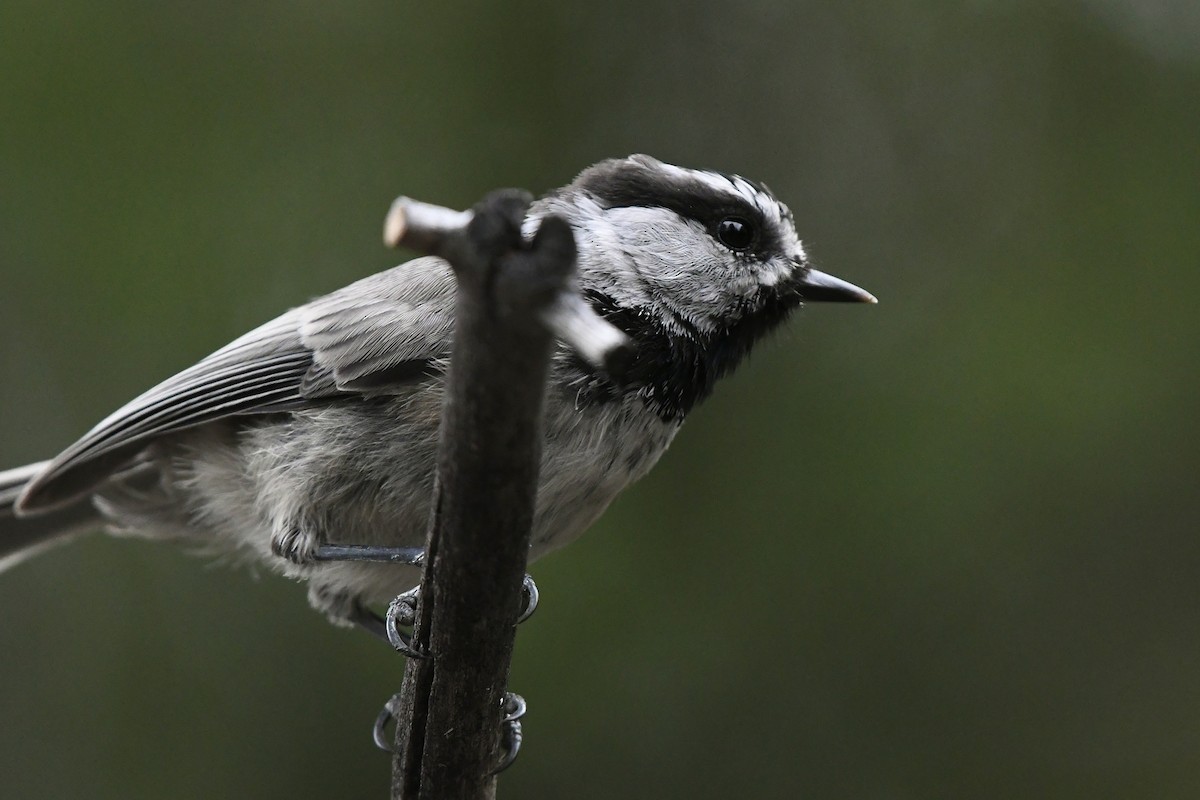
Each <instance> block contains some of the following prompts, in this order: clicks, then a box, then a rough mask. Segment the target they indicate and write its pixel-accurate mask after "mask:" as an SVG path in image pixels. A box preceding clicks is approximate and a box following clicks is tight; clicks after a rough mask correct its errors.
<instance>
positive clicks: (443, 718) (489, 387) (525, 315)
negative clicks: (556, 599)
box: [386, 191, 628, 800]
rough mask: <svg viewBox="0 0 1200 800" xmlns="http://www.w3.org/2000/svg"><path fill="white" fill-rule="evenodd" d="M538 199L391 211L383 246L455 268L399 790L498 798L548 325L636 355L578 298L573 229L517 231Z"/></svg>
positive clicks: (400, 735) (598, 355) (598, 346)
mask: <svg viewBox="0 0 1200 800" xmlns="http://www.w3.org/2000/svg"><path fill="white" fill-rule="evenodd" d="M528 204H529V198H528V196H527V195H525V194H523V193H519V192H513V191H508V192H496V193H493V194H491V195H489V196H488V197H487V198H485V199H484V201H483V202H481V203H480V204H479V205H478V206H476V208H475V209H474V212H473V213H468V212H451V211H449V210H446V209H440V210H439V209H437V208H436V207H430V206H426V205H424V204H417V203H413V202H412V201H404V200H402V201H397V204H396V205H394V206H393V209H392V212H391V213H390V214H389V216H388V223H387V234H386V235H387V238H388V239H389V243H392V244H397V243H404V244H410V245H412V246H415V247H418V248H419V249H423V250H425V251H426V252H433V253H436V254H438V255H441V256H443V257H445V258H446V259H447V260H448V261H449V262H450V263H451V265H452V266H453V268H454V272H455V276H456V277H457V280H458V293H457V301H456V302H457V309H456V317H455V333H454V350H453V355H452V359H451V367H450V371H449V375H448V377H447V391H446V400H445V404H444V406H443V413H442V428H441V443H440V449H439V454H438V482H437V488H436V497H435V503H434V511H433V518H432V520H431V524H430V531H429V537H428V540H427V544H426V552H427V554H428V557H427V559H426V563H425V571H424V575H423V579H422V583H421V594H420V601H419V607H418V611H417V621H416V625H415V628H414V632H413V642H414V646H415V647H416V648H417V649H418V650H420V651H423V652H425V653H427V654H428V658H425V659H420V660H410V661H409V662H408V664H407V667H406V670H405V674H404V684H403V688H402V690H401V700H400V708H399V714H398V719H397V724H398V728H397V735H396V744H397V749H396V755H395V758H394V761H393V783H392V796H393V797H394V798H405V800H415V798H423V799H424V800H430V799H432V798H439V799H440V798H485V797H491V796H493V794H494V790H495V779H494V777H491V775H490V773H491V771H492V770H493V769H494V768H495V766H496V764H497V763H498V760H499V758H500V755H499V752H498V742H499V735H500V730H501V716H502V714H501V707H500V704H501V699H502V696H503V693H504V690H505V687H506V685H507V682H508V669H509V664H510V660H511V656H512V648H513V642H514V638H515V629H514V626H515V622H516V618H517V615H518V613H519V610H520V608H519V607H520V604H521V581H522V577H523V575H524V572H525V566H526V559H527V554H528V550H529V539H530V529H531V527H532V523H533V513H534V501H535V498H536V492H537V475H538V467H539V463H540V454H541V443H542V432H541V416H542V397H543V393H544V389H545V382H546V376H547V372H548V366H549V358H550V352H551V345H552V343H553V336H552V333H551V330H550V328H549V327H548V326H549V325H554V326H555V329H556V330H559V331H565V330H568V329H570V330H573V331H574V333H573V334H572V335H575V336H577V337H580V338H579V341H580V342H581V344H580V345H577V346H576V349H578V350H579V351H580V352H581V354H584V355H585V357H589V358H591V359H593V360H598V361H600V362H601V363H609V359H614V360H613V361H612V362H611V363H612V364H619V363H620V362H621V360H622V357H623V356H627V350H628V345H627V343H625V341H624V338H623V336H621V335H620V333H619V332H616V333H615V335H614V332H613V330H611V326H608V324H607V323H605V322H603V321H602V320H600V319H599V318H598V317H595V315H594V314H593V313H592V312H591V309H590V308H587V307H586V305H585V304H583V303H576V299H577V298H578V295H577V294H576V293H575V292H574V269H575V242H574V238H573V236H572V234H571V230H570V228H569V226H568V225H567V224H566V223H565V222H563V221H562V220H561V219H558V218H555V217H549V218H547V219H545V220H544V221H543V222H542V224H541V227H540V229H539V231H538V233H537V235H536V236H535V237H534V239H533V241H532V242H526V241H525V240H524V239H523V238H522V236H521V224H522V221H523V219H524V217H525V212H526V210H527V208H528ZM431 209H432V210H431ZM468 223H469V224H468ZM464 224H466V227H465V229H464V227H463V226H464ZM578 306H583V307H584V309H585V310H583V311H579V309H578ZM572 309H575V310H574V311H572ZM556 318H557V319H558V322H557V323H555V321H554V320H555V319H556ZM596 323H599V324H598V325H597V324H596ZM564 335H566V334H564ZM587 348H590V350H591V351H590V352H588V350H587Z"/></svg>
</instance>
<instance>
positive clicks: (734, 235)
mask: <svg viewBox="0 0 1200 800" xmlns="http://www.w3.org/2000/svg"><path fill="white" fill-rule="evenodd" d="M717 240H718V241H720V243H721V244H723V245H725V246H726V247H728V248H729V249H730V250H747V249H749V248H750V245H752V244H754V228H753V227H751V226H750V223H749V222H746V220H744V219H740V218H738V217H726V218H725V219H723V220H721V221H720V222H718V223H717Z"/></svg>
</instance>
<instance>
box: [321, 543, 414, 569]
mask: <svg viewBox="0 0 1200 800" xmlns="http://www.w3.org/2000/svg"><path fill="white" fill-rule="evenodd" d="M312 560H313V561H372V562H375V563H379V564H407V565H408V566H410V567H420V566H422V565H424V563H425V548H424V547H382V546H379V545H372V544H323V545H320V546H319V547H317V549H316V550H315V551H313V554H312Z"/></svg>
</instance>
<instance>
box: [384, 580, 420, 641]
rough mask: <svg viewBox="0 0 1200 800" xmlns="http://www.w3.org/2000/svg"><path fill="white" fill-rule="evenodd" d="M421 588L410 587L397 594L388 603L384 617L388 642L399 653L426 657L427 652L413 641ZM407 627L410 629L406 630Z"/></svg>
mask: <svg viewBox="0 0 1200 800" xmlns="http://www.w3.org/2000/svg"><path fill="white" fill-rule="evenodd" d="M419 593H420V588H419V587H418V588H416V589H410V590H408V591H407V592H405V593H404V594H401V595H397V596H396V597H395V599H393V600H392V602H390V603H388V609H387V613H386V614H385V615H384V617H383V629H384V632H385V633H386V634H387V640H388V643H389V644H390V645H391V646H392V647H394V648H395V649H396V652H397V653H400V654H402V655H405V656H407V657H409V658H425V657H426V656H427V654H426V653H425V652H423V651H421V650H418V649H417V648H416V647H415V646H414V645H413V641H412V627H413V625H415V624H416V623H417V596H418V595H419ZM405 628H407V629H408V630H404V629H405Z"/></svg>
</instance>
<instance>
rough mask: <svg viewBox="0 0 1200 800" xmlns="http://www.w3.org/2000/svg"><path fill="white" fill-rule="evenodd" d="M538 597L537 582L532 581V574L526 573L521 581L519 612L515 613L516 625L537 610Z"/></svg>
mask: <svg viewBox="0 0 1200 800" xmlns="http://www.w3.org/2000/svg"><path fill="white" fill-rule="evenodd" d="M538 597H539V594H538V588H537V584H536V583H534V582H533V576H532V575H530V574H528V573H526V575H525V578H524V580H522V581H521V613H520V614H519V615H517V624H518V625H520V624H521V623H522V622H524V621H525V620H527V619H529V618H530V617H532V616H533V612H534V611H537V606H538Z"/></svg>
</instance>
